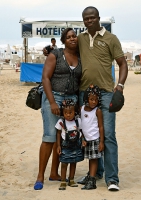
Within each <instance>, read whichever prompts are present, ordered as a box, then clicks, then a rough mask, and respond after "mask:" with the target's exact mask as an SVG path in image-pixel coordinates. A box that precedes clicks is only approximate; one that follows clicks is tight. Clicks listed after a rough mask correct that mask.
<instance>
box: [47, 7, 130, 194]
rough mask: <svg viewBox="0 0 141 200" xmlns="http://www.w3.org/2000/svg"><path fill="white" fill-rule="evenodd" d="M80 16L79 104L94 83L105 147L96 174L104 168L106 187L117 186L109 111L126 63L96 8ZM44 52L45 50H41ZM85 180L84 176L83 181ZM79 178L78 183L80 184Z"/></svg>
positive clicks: (115, 150)
mask: <svg viewBox="0 0 141 200" xmlns="http://www.w3.org/2000/svg"><path fill="white" fill-rule="evenodd" d="M82 17H83V21H84V24H85V26H86V28H87V30H86V31H85V32H84V33H81V34H79V36H78V44H79V51H80V57H81V63H82V78H81V83H80V96H79V100H80V106H82V105H83V95H84V91H85V90H86V88H87V87H88V86H89V85H90V84H93V85H98V86H99V88H100V90H101V95H102V101H101V105H102V106H101V109H102V113H103V120H104V135H105V141H104V144H105V150H104V167H103V160H102V159H98V170H97V177H98V178H99V179H101V178H102V177H103V172H104V168H105V181H106V184H107V187H108V190H109V191H118V190H119V185H118V183H119V177H118V146H117V141H116V137H115V118H116V116H115V113H114V112H113V113H110V112H109V104H110V102H111V99H112V96H113V93H114V91H116V90H119V91H121V92H122V93H123V89H124V83H125V81H126V78H127V74H128V67H127V63H126V60H125V58H124V53H123V51H122V49H121V44H120V42H119V40H118V38H117V37H116V36H115V35H113V34H111V33H110V32H108V31H106V30H105V28H104V27H100V17H99V11H98V10H97V9H96V8H95V7H92V6H89V7H87V8H85V9H84V11H83V12H82ZM44 54H46V51H44ZM114 59H115V60H116V62H117V64H118V65H119V78H118V84H117V85H116V87H115V88H114V81H113V77H112V62H113V60H114ZM85 180H87V177H86V178H85V179H84V181H85ZM84 181H83V180H82V182H81V181H79V183H82V184H84V183H85V182H84Z"/></svg>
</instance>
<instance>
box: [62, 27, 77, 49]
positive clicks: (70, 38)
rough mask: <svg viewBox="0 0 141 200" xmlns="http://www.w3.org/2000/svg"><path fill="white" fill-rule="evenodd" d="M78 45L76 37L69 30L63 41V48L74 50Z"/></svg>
mask: <svg viewBox="0 0 141 200" xmlns="http://www.w3.org/2000/svg"><path fill="white" fill-rule="evenodd" d="M77 44H78V40H77V35H76V33H75V32H74V31H73V30H71V31H68V33H67V35H66V40H65V46H66V47H67V48H69V49H76V48H77Z"/></svg>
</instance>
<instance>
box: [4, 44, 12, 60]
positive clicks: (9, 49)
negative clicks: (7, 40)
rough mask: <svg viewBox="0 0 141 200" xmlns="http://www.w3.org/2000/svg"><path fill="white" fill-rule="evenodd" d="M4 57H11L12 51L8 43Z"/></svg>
mask: <svg viewBox="0 0 141 200" xmlns="http://www.w3.org/2000/svg"><path fill="white" fill-rule="evenodd" d="M4 58H5V59H8V60H10V59H11V58H12V52H11V48H10V45H9V44H8V45H7V48H6V52H5V56H4Z"/></svg>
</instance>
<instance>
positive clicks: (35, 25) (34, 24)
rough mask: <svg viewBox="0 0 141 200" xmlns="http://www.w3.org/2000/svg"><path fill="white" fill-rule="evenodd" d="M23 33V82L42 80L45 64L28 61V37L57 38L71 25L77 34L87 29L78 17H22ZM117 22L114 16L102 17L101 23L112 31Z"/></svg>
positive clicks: (113, 72) (21, 79) (21, 76)
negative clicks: (55, 18) (53, 18)
mask: <svg viewBox="0 0 141 200" xmlns="http://www.w3.org/2000/svg"><path fill="white" fill-rule="evenodd" d="M20 23H21V35H22V38H24V43H23V44H24V51H25V52H24V54H25V60H24V62H22V63H21V72H20V81H23V82H41V78H42V70H43V66H44V65H43V64H36V63H28V60H27V59H28V58H27V56H26V55H27V50H28V38H33V37H38V38H52V37H54V38H57V37H59V38H60V36H61V32H62V31H63V30H64V29H65V28H67V27H71V28H73V29H74V30H75V32H76V34H77V35H78V34H79V33H81V32H83V31H85V30H86V27H85V26H84V23H83V21H82V20H76V19H73V20H72V19H68V20H67V19H66V20H64V19H63V20H62V19H60V20H59V19H58V20H49V19H47V20H46V19H30V18H21V19H20ZM113 23H115V20H114V18H113V17H107V18H101V20H100V24H101V26H104V27H105V28H106V30H108V31H110V32H112V24H113ZM112 75H113V79H114V81H115V69H114V65H113V66H112Z"/></svg>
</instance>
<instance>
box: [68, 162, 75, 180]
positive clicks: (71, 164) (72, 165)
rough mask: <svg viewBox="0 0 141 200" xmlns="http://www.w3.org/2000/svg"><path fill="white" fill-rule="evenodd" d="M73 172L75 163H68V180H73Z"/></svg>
mask: <svg viewBox="0 0 141 200" xmlns="http://www.w3.org/2000/svg"><path fill="white" fill-rule="evenodd" d="M75 170H76V163H70V173H69V179H71V180H72V179H74V176H75Z"/></svg>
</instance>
